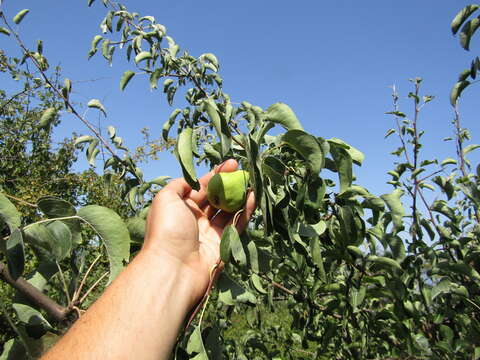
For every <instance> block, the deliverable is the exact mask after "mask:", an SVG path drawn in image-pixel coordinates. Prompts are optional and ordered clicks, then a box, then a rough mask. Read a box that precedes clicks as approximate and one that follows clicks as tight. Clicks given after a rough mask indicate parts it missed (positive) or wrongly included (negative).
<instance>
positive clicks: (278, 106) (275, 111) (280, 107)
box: [265, 103, 303, 130]
mask: <svg viewBox="0 0 480 360" xmlns="http://www.w3.org/2000/svg"><path fill="white" fill-rule="evenodd" d="M265 120H267V121H271V122H273V123H276V124H280V125H281V126H283V127H284V128H285V129H286V130H294V129H297V130H303V127H302V125H301V124H300V121H299V120H298V118H297V116H296V115H295V113H294V112H293V110H292V109H291V108H290V107H289V106H288V105H287V104H284V103H275V104H273V105H270V107H269V108H268V109H267V110H266V111H265Z"/></svg>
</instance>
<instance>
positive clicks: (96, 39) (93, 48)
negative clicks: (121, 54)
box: [88, 35, 103, 59]
mask: <svg viewBox="0 0 480 360" xmlns="http://www.w3.org/2000/svg"><path fill="white" fill-rule="evenodd" d="M102 39H103V37H102V36H101V35H95V36H94V38H93V40H92V45H91V48H90V51H89V52H88V58H89V59H90V58H91V57H92V56H93V55H95V53H96V52H97V46H98V43H99V42H100V40H102Z"/></svg>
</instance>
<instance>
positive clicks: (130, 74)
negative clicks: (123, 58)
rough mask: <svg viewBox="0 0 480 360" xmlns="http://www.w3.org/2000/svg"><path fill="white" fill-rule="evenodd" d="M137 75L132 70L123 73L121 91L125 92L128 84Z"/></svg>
mask: <svg viewBox="0 0 480 360" xmlns="http://www.w3.org/2000/svg"><path fill="white" fill-rule="evenodd" d="M134 75H135V72H133V71H131V70H127V71H125V72H124V73H123V75H122V78H121V79H120V90H122V91H123V90H124V89H125V87H126V86H127V84H128V82H129V81H130V80H131V79H132V77H133V76H134Z"/></svg>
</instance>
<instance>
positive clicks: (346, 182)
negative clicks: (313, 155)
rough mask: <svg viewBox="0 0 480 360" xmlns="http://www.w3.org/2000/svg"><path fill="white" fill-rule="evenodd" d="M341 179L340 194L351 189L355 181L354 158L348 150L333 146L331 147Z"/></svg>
mask: <svg viewBox="0 0 480 360" xmlns="http://www.w3.org/2000/svg"><path fill="white" fill-rule="evenodd" d="M330 153H331V154H332V157H333V160H334V161H335V165H336V168H337V171H338V177H339V179H340V194H341V193H343V192H344V191H345V190H347V189H349V188H350V186H351V185H352V181H353V171H352V158H351V157H350V155H349V154H348V153H347V151H346V150H344V149H342V148H340V147H338V146H332V147H331V148H330Z"/></svg>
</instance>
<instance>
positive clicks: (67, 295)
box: [55, 261, 72, 305]
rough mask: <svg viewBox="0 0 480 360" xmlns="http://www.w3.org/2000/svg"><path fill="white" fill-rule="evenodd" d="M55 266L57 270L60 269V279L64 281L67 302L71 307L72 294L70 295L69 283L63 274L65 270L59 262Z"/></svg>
mask: <svg viewBox="0 0 480 360" xmlns="http://www.w3.org/2000/svg"><path fill="white" fill-rule="evenodd" d="M55 264H57V269H58V272H59V273H60V279H61V280H62V284H63V289H64V291H65V296H66V297H67V302H68V304H69V305H70V304H72V301H71V299H70V294H69V293H68V286H67V282H66V281H65V275H64V274H63V270H62V268H61V267H60V264H59V263H58V261H55Z"/></svg>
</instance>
